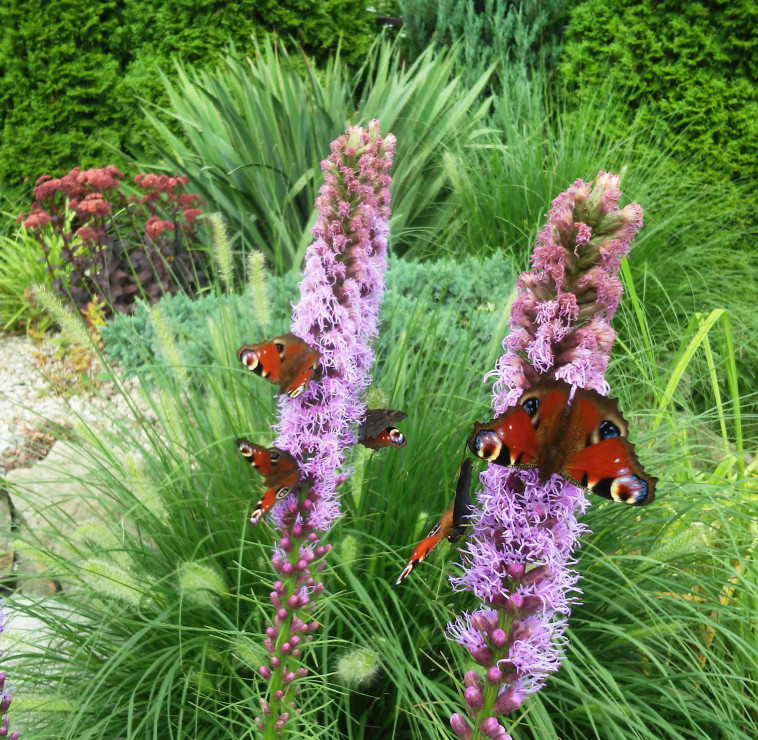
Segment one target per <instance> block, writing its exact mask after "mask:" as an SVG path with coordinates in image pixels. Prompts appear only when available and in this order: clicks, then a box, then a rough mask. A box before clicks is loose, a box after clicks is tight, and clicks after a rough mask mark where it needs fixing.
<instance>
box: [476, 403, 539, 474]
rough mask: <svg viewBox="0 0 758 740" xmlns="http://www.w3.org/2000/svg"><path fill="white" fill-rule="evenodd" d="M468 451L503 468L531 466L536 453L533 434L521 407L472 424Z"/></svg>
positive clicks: (525, 412)
mask: <svg viewBox="0 0 758 740" xmlns="http://www.w3.org/2000/svg"><path fill="white" fill-rule="evenodd" d="M468 446H469V449H470V450H471V452H472V453H473V454H474V455H476V456H477V457H480V458H482V459H483V460H487V462H491V463H495V464H496V465H503V466H504V467H507V468H513V467H534V464H535V462H536V460H537V454H538V451H539V442H538V439H537V432H536V431H535V428H534V426H533V424H532V420H531V418H530V416H529V414H528V413H527V411H526V410H525V409H524V407H523V406H514V407H512V408H510V409H508V410H507V411H506V412H505V413H502V414H500V416H498V417H496V418H495V419H493V420H492V421H490V422H487V423H486V424H480V423H479V422H477V423H476V424H474V433H473V434H472V435H471V436H470V437H469V440H468Z"/></svg>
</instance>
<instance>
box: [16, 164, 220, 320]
mask: <svg viewBox="0 0 758 740" xmlns="http://www.w3.org/2000/svg"><path fill="white" fill-rule="evenodd" d="M123 177H124V175H123V173H121V172H120V171H119V170H118V169H116V167H114V166H113V165H108V166H107V167H101V168H97V169H90V170H80V169H79V168H78V167H75V168H74V169H73V170H71V171H70V172H69V173H68V174H67V175H64V176H63V177H60V178H50V176H49V175H43V176H42V177H40V178H39V179H38V180H37V183H36V185H35V187H34V202H33V204H32V210H31V213H29V214H26V213H22V214H21V215H20V216H19V217H18V219H17V220H18V222H19V223H23V225H24V227H25V228H26V229H28V230H29V231H31V233H32V234H33V235H34V238H35V239H36V240H37V241H38V242H39V244H40V247H41V248H42V251H43V253H44V260H45V264H46V269H47V272H48V273H49V274H50V275H51V278H52V284H53V288H54V290H55V291H56V292H57V293H58V294H59V295H60V296H61V297H62V298H68V296H69V295H70V297H71V300H72V301H73V302H74V304H75V305H76V306H77V307H78V308H80V309H81V308H84V307H85V306H86V305H87V303H88V302H89V301H90V300H92V299H93V298H100V299H103V300H105V301H106V303H107V305H108V306H109V307H112V308H113V309H114V310H117V311H123V312H127V313H130V312H131V311H132V310H133V307H134V301H135V299H136V298H137V297H140V296H142V297H144V298H147V299H148V300H150V301H151V302H153V301H155V300H158V298H160V297H161V296H162V295H163V294H164V293H166V292H169V293H173V292H176V290H177V289H178V288H179V287H182V288H185V289H188V288H190V287H192V286H197V285H199V284H203V283H204V282H205V276H204V274H203V272H202V270H200V269H199V267H198V266H197V265H196V264H195V261H194V260H193V258H192V251H191V250H192V247H193V246H194V245H195V243H196V241H197V228H196V220H197V218H198V216H200V215H202V211H201V210H200V208H199V207H198V206H200V205H202V201H201V200H200V198H199V196H197V195H196V194H194V193H184V192H181V189H182V188H183V187H184V186H186V185H187V178H186V177H168V176H166V175H154V174H138V175H135V177H134V182H135V184H136V188H137V192H135V193H132V194H131V195H130V196H129V197H128V198H127V197H126V196H125V195H124V194H123V193H122V192H121V186H122V181H123Z"/></svg>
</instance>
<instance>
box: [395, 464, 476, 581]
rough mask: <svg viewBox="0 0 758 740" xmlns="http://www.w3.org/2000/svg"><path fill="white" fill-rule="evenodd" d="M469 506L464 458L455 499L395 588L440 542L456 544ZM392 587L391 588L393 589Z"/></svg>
mask: <svg viewBox="0 0 758 740" xmlns="http://www.w3.org/2000/svg"><path fill="white" fill-rule="evenodd" d="M470 504H471V458H469V457H466V458H464V460H463V462H462V463H461V468H460V470H459V471H458V483H457V485H456V487H455V499H454V500H453V503H452V504H451V505H450V508H449V509H448V510H447V511H446V512H445V513H444V514H443V515H442V518H441V519H440V520H439V522H438V523H437V524H435V526H434V528H433V529H432V531H431V532H429V534H428V535H427V536H426V537H424V539H423V540H421V542H419V543H418V545H417V546H416V549H415V550H414V551H413V554H412V555H411V559H410V560H409V561H408V564H407V565H406V566H405V568H403V571H402V573H401V574H400V575H399V576H398V578H397V581H395V586H397V585H399V584H400V583H402V582H403V581H404V580H405V579H406V578H407V577H408V576H409V575H410V574H411V573H412V572H413V569H414V568H415V567H416V566H417V565H418V564H419V563H420V562H422V561H423V560H424V559H425V558H426V557H427V556H428V555H429V553H430V552H431V551H432V550H434V548H435V547H437V545H439V543H440V542H442V540H444V539H447V540H448V541H449V542H453V543H455V542H457V541H458V540H459V539H460V538H461V537H463V535H464V534H465V532H466V527H467V526H468V518H469V506H470ZM395 586H393V588H394V587H395Z"/></svg>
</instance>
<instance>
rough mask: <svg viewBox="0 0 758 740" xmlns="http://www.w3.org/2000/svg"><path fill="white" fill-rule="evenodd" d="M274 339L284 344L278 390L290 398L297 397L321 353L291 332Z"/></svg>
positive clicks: (309, 378) (312, 373) (306, 382)
mask: <svg viewBox="0 0 758 740" xmlns="http://www.w3.org/2000/svg"><path fill="white" fill-rule="evenodd" d="M274 341H277V342H280V343H282V344H283V346H284V350H283V352H282V376H281V379H280V381H279V392H280V393H286V394H287V395H288V396H289V397H290V398H297V397H298V396H300V395H301V394H302V393H303V391H304V390H305V389H306V388H307V387H308V383H310V382H311V379H312V378H313V376H314V374H315V372H316V369H317V368H318V362H319V359H320V358H321V355H320V354H319V353H318V352H317V351H316V350H315V349H311V348H310V347H309V346H308V345H307V344H306V343H305V342H304V341H303V340H302V339H300V337H296V336H295V335H294V334H292V333H291V332H290V333H288V334H285V335H284V336H283V337H278V338H277V339H276V340H274Z"/></svg>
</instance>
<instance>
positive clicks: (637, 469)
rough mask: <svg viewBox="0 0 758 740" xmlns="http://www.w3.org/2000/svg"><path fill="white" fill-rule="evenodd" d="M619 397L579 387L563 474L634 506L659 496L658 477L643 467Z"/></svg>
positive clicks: (606, 496)
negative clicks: (630, 434)
mask: <svg viewBox="0 0 758 740" xmlns="http://www.w3.org/2000/svg"><path fill="white" fill-rule="evenodd" d="M628 430H629V426H628V424H627V423H626V420H625V419H624V417H623V416H622V415H621V412H620V411H619V410H618V402H617V400H616V399H615V398H606V397H605V396H601V395H600V394H599V393H596V392H595V391H591V390H578V391H577V392H576V396H575V399H574V402H573V404H572V408H571V417H570V422H569V429H568V434H567V437H568V440H567V450H568V453H567V455H566V459H565V461H564V462H563V465H562V467H561V470H560V473H561V475H562V476H563V477H564V478H566V479H568V480H570V481H571V482H572V483H575V484H576V485H578V486H580V487H581V488H584V489H586V490H588V491H590V492H591V493H594V494H597V495H598V496H602V497H603V498H607V499H610V500H612V501H619V502H622V503H626V504H629V505H631V506H643V505H644V504H649V503H650V502H651V501H652V500H653V499H654V498H655V484H656V483H657V482H658V479H657V478H654V477H653V476H650V475H648V474H647V473H646V472H645V470H644V469H643V467H642V465H641V464H640V461H639V460H638V459H637V455H636V454H635V452H634V445H633V444H631V442H629V440H628V439H627V438H626V436H627V433H628Z"/></svg>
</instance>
